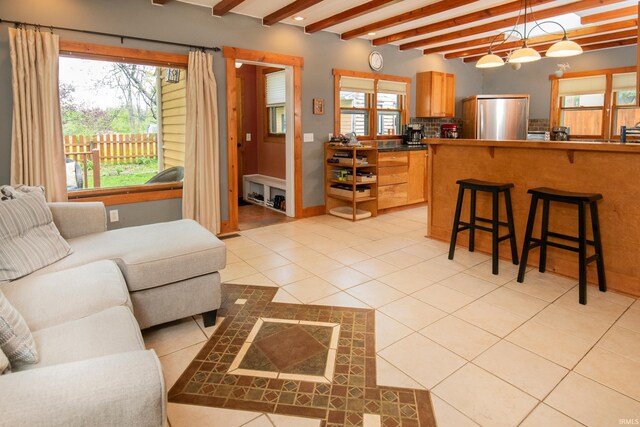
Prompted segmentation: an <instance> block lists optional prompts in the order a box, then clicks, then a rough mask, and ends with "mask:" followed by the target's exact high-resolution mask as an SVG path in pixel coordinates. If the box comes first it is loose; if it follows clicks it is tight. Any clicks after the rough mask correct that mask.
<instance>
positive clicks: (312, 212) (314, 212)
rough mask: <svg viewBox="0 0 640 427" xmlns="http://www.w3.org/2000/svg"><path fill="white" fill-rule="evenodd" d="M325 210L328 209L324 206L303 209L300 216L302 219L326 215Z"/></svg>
mask: <svg viewBox="0 0 640 427" xmlns="http://www.w3.org/2000/svg"><path fill="white" fill-rule="evenodd" d="M325 210H326V208H325V206H324V205H318V206H311V207H308V208H302V215H300V218H309V217H312V216H318V215H324V214H325Z"/></svg>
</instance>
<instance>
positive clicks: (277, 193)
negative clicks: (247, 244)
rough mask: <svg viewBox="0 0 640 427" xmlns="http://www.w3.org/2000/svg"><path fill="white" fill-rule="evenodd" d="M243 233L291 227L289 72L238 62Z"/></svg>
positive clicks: (237, 83) (239, 195)
mask: <svg viewBox="0 0 640 427" xmlns="http://www.w3.org/2000/svg"><path fill="white" fill-rule="evenodd" d="M235 66H236V103H237V108H236V115H237V123H236V129H237V134H238V143H237V147H238V152H237V159H238V176H237V179H238V229H239V230H247V229H250V228H257V227H262V226H266V225H272V224H277V223H281V222H286V221H287V220H288V219H289V218H288V216H287V154H286V145H287V144H286V136H287V122H288V120H287V85H286V70H285V68H283V67H272V66H265V65H257V64H253V63H245V62H242V61H237V62H236V64H235Z"/></svg>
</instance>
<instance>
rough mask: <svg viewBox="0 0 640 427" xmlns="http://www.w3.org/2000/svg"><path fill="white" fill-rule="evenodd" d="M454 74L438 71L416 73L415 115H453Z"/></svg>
mask: <svg viewBox="0 0 640 427" xmlns="http://www.w3.org/2000/svg"><path fill="white" fill-rule="evenodd" d="M455 105H456V76H455V75H454V74H449V73H441V72H439V71H425V72H423V73H418V74H416V116H417V117H454V116H455V113H456V111H455Z"/></svg>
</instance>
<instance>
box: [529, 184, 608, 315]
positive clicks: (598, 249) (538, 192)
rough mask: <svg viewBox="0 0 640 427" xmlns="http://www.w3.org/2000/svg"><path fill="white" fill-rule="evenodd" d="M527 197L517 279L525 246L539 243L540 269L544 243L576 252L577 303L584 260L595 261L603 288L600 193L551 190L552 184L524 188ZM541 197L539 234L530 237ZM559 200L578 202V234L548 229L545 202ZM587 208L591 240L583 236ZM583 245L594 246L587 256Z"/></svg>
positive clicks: (583, 286)
mask: <svg viewBox="0 0 640 427" xmlns="http://www.w3.org/2000/svg"><path fill="white" fill-rule="evenodd" d="M528 193H529V194H531V195H532V197H531V207H530V209H529V219H528V220H527V231H526V233H525V236H524V246H523V248H522V263H521V264H520V268H519V270H518V282H520V283H522V282H523V281H524V273H525V269H526V267H527V258H528V256H529V250H531V249H534V248H536V247H540V263H539V270H540V272H541V273H544V271H545V269H546V265H547V246H553V247H555V248H560V249H564V250H568V251H571V252H577V253H578V261H579V267H578V278H579V279H578V282H579V301H580V304H586V303H587V264H589V263H590V262H592V261H596V265H597V270H598V287H599V288H600V291H601V292H606V290H607V283H606V281H605V276H604V261H603V259H602V242H601V240H600V222H599V220H598V204H597V201H598V200H600V199H602V194H598V193H587V194H585V193H573V192H570V191H562V190H555V189H553V188H544V187H543V188H532V189H530V190H529V191H528ZM540 199H541V200H542V227H541V232H540V238H539V239H538V238H535V237H531V233H532V232H533V225H534V223H535V220H536V209H537V206H538V200H540ZM550 202H560V203H569V204H573V205H578V237H575V236H569V235H566V234H561V233H554V232H552V231H549V203H550ZM587 205H588V206H589V208H590V210H591V227H592V229H593V240H587V233H586V212H585V208H586V206H587ZM549 237H555V238H558V239H563V240H568V241H570V242H574V243H578V246H577V247H575V246H569V245H565V244H563V243H557V242H550V241H549ZM587 245H592V246H593V247H594V248H595V254H593V255H591V256H590V257H587Z"/></svg>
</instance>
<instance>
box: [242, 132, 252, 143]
mask: <svg viewBox="0 0 640 427" xmlns="http://www.w3.org/2000/svg"><path fill="white" fill-rule="evenodd" d="M244 140H245V141H247V142H250V141H251V134H250V133H248V134H246V135H245V136H244Z"/></svg>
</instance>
